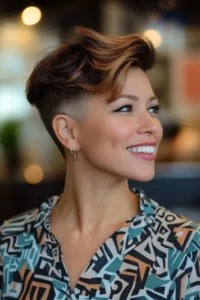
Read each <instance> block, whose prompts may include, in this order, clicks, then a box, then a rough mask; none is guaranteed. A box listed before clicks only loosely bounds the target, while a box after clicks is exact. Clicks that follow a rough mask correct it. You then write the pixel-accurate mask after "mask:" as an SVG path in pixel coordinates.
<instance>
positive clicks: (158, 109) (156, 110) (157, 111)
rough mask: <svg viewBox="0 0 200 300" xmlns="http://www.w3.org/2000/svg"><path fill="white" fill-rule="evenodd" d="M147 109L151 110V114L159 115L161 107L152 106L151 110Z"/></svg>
mask: <svg viewBox="0 0 200 300" xmlns="http://www.w3.org/2000/svg"><path fill="white" fill-rule="evenodd" d="M149 109H153V113H154V114H159V113H160V110H161V107H160V105H155V106H152V107H151V108H149Z"/></svg>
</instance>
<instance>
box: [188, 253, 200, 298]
mask: <svg viewBox="0 0 200 300" xmlns="http://www.w3.org/2000/svg"><path fill="white" fill-rule="evenodd" d="M185 296H187V297H186V298H185V299H200V251H199V252H198V255H197V259H196V261H195V264H194V265H193V268H192V271H191V273H190V276H189V281H188V284H187V287H186V291H185Z"/></svg>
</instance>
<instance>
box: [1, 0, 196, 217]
mask: <svg viewBox="0 0 200 300" xmlns="http://www.w3.org/2000/svg"><path fill="white" fill-rule="evenodd" d="M52 3H53V4H51V3H50V2H49V1H47V0H33V1H31V0H18V1H13V0H6V1H5V0H1V1H0V222H1V221H3V220H5V219H7V218H9V217H11V216H13V215H16V214H19V213H21V212H23V211H25V210H27V209H30V208H32V207H36V206H38V205H39V204H40V203H41V202H42V201H44V200H45V199H46V198H47V197H50V196H52V195H55V194H58V193H61V192H62V189H63V184H64V175H65V165H64V160H63V158H62V156H61V154H60V152H59V151H58V149H57V147H56V146H55V145H54V143H53V141H52V140H51V138H50V137H49V135H48V133H47V132H46V130H45V128H44V126H43V124H42V122H41V120H40V118H39V115H38V113H37V111H36V109H35V108H32V107H31V106H30V105H29V103H28V102H27V100H26V96H25V83H26V80H27V78H28V76H29V75H30V73H31V71H32V69H33V66H34V64H35V63H36V62H37V61H38V60H39V59H40V58H41V57H42V55H43V54H44V51H45V52H48V51H51V50H52V49H53V48H54V47H55V46H57V45H59V44H60V43H62V42H63V41H64V39H65V37H66V35H67V33H68V31H69V30H70V29H71V28H73V26H75V25H83V26H86V27H89V28H93V29H95V30H97V31H100V32H102V33H105V34H109V35H124V34H130V33H142V34H144V35H147V36H148V37H149V38H150V39H151V40H152V42H153V43H154V46H155V47H156V49H157V62H156V65H155V67H154V68H153V69H152V70H150V71H149V72H148V74H149V77H150V80H151V82H152V85H153V88H154V91H155V94H156V95H157V97H158V98H159V100H160V105H161V107H162V109H161V113H160V115H159V118H160V122H161V124H162V126H163V129H164V137H163V140H162V143H161V145H160V148H159V152H158V156H157V160H156V175H155V178H154V179H153V180H151V181H150V182H146V183H141V182H133V181H130V182H129V183H130V186H134V187H140V188H143V189H144V190H145V191H146V192H147V194H148V195H149V196H150V197H151V198H153V199H154V200H155V201H157V202H159V204H160V205H162V206H165V207H167V208H170V209H172V210H173V211H174V212H177V213H180V214H183V215H185V216H186V217H188V218H191V219H193V220H194V221H197V222H200V84H199V81H200V18H199V16H200V11H199V5H198V1H196V0H148V1H140V0H121V1H120V0H73V1H72V0H66V1H62V0H57V1H55V2H52Z"/></svg>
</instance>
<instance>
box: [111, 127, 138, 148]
mask: <svg viewBox="0 0 200 300" xmlns="http://www.w3.org/2000/svg"><path fill="white" fill-rule="evenodd" d="M108 132H109V136H108V137H109V138H110V141H111V142H113V143H114V144H119V143H122V144H123V143H126V142H127V141H128V139H129V138H130V137H131V136H132V135H133V133H134V129H133V125H132V124H131V126H130V124H126V123H124V122H113V123H112V122H111V123H110V124H109V126H108Z"/></svg>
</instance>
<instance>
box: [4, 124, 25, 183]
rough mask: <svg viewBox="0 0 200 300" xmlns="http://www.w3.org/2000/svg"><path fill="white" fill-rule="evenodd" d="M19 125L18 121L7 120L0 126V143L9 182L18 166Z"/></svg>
mask: <svg viewBox="0 0 200 300" xmlns="http://www.w3.org/2000/svg"><path fill="white" fill-rule="evenodd" d="M19 125H20V122H19V121H18V120H7V121H5V122H4V123H2V125H1V126H0V143H1V144H2V148H3V150H4V153H5V158H6V165H7V168H8V169H7V171H8V175H9V178H8V179H9V180H12V179H13V177H10V176H12V175H14V171H15V170H16V168H17V166H18V165H19V161H20V155H19Z"/></svg>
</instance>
